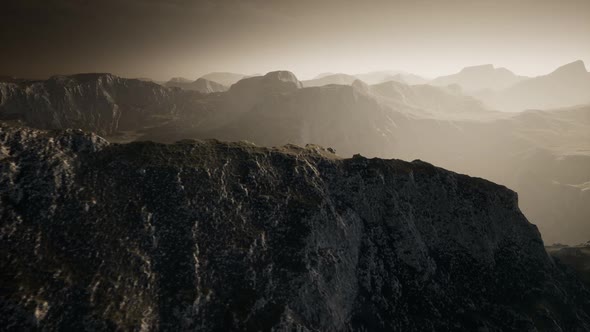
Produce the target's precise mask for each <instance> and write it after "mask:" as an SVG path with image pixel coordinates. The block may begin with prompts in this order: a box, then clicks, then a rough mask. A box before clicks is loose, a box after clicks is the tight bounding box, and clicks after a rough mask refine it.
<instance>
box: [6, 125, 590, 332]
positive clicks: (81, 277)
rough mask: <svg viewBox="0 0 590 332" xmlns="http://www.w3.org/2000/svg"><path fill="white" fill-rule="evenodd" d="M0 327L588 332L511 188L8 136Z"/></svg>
mask: <svg viewBox="0 0 590 332" xmlns="http://www.w3.org/2000/svg"><path fill="white" fill-rule="evenodd" d="M0 216H1V222H0V243H1V244H2V245H1V246H0V250H1V252H0V271H2V272H1V274H0V278H1V280H0V282H1V283H0V285H1V286H0V288H1V291H0V326H2V327H3V328H5V329H8V330H10V329H17V328H18V329H21V330H23V329H24V330H27V329H28V330H35V329H39V330H130V331H133V330H142V331H150V330H152V331H156V330H170V331H178V330H216V331H217V330H219V331H229V330H262V331H269V330H277V331H279V330H293V331H352V330H355V331H369V330H372V331H374V330H390V331H449V330H453V331H536V330H538V331H577V330H580V331H587V330H590V318H589V314H590V296H589V294H588V291H587V290H586V289H585V288H584V285H583V284H582V283H581V282H580V281H579V280H578V279H577V278H575V277H573V275H572V274H571V273H568V272H567V271H565V270H564V269H563V268H561V267H560V265H559V264H555V262H554V261H553V260H552V259H551V258H550V257H549V256H548V255H547V253H546V252H545V250H544V247H543V242H542V240H541V238H540V236H539V233H538V231H537V229H536V227H535V226H534V225H532V224H530V223H529V222H528V221H527V220H526V218H525V217H524V216H523V215H522V213H521V212H520V210H519V208H518V204H517V196H516V194H515V193H514V192H512V191H510V190H509V189H507V188H505V187H502V186H499V185H496V184H493V183H491V182H488V181H486V180H483V179H479V178H471V177H468V176H465V175H460V174H456V173H453V172H450V171H447V170H444V169H441V168H437V167H435V166H432V165H430V164H428V163H425V162H422V161H413V162H404V161H400V160H382V159H366V158H364V157H361V156H355V157H353V158H351V159H341V158H339V157H337V156H336V155H334V154H333V153H332V152H331V151H329V150H324V149H322V148H320V147H317V146H307V147H305V148H300V147H296V146H285V147H281V148H261V147H256V146H254V145H251V144H249V143H244V142H242V143H221V142H217V141H182V142H178V143H176V144H170V145H165V144H156V143H151V142H140V143H131V144H125V145H118V144H109V143H107V142H106V141H104V140H103V139H101V138H100V137H98V136H96V135H92V134H88V133H83V132H79V131H60V132H45V131H38V130H32V129H19V128H13V127H7V126H2V127H0Z"/></svg>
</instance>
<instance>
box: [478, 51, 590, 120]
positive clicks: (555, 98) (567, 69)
mask: <svg viewBox="0 0 590 332" xmlns="http://www.w3.org/2000/svg"><path fill="white" fill-rule="evenodd" d="M479 97H480V98H481V99H482V100H483V101H484V102H486V103H487V104H488V105H489V106H490V107H492V108H495V109H499V110H506V111H521V110H525V109H551V108H560V107H568V106H575V105H579V104H588V103H590V73H588V72H587V71H586V67H585V65H584V62H582V61H581V60H578V61H575V62H572V63H569V64H566V65H564V66H561V67H559V68H557V69H556V70H555V71H553V72H551V73H550V74H547V75H544V76H538V77H534V78H531V79H528V80H525V81H522V82H519V83H518V84H515V85H514V86H511V87H509V88H506V89H504V90H501V91H498V92H496V93H490V94H483V95H481V96H479Z"/></svg>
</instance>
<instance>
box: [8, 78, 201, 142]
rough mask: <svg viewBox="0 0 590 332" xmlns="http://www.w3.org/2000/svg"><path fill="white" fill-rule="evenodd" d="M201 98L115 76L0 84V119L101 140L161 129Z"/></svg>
mask: <svg viewBox="0 0 590 332" xmlns="http://www.w3.org/2000/svg"><path fill="white" fill-rule="evenodd" d="M194 98H200V94H198V93H192V92H190V91H180V90H177V89H176V90H175V89H168V88H165V87H162V86H160V85H159V84H156V83H152V82H144V81H140V80H136V79H125V78H121V77H117V76H114V75H111V74H78V75H72V76H55V77H52V78H50V79H48V80H45V81H26V82H22V83H18V84H17V83H0V119H4V120H13V119H18V120H22V121H24V122H25V123H26V124H27V125H30V126H33V127H37V128H47V129H64V128H81V129H85V130H92V131H96V132H98V133H102V134H113V133H115V132H117V131H119V130H137V129H140V128H143V127H146V126H152V125H160V124H161V123H162V122H163V121H165V120H167V119H171V118H173V117H174V116H176V115H177V114H179V112H182V110H184V109H185V108H186V107H187V105H189V104H194V103H193V102H192V101H193V99H194Z"/></svg>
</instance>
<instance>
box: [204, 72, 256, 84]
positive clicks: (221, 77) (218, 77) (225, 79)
mask: <svg viewBox="0 0 590 332" xmlns="http://www.w3.org/2000/svg"><path fill="white" fill-rule="evenodd" d="M246 77H249V76H248V75H244V74H236V73H225V72H216V73H209V74H206V75H203V76H201V78H203V79H206V80H208V81H212V82H216V83H219V84H221V85H223V86H231V85H232V84H235V83H236V82H238V81H239V80H241V79H243V78H246Z"/></svg>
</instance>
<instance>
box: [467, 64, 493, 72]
mask: <svg viewBox="0 0 590 332" xmlns="http://www.w3.org/2000/svg"><path fill="white" fill-rule="evenodd" d="M494 70H495V68H494V65H493V64H490V63H488V64H484V65H477V66H469V67H465V68H463V69H461V73H466V72H482V71H488V72H489V71H494Z"/></svg>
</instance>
